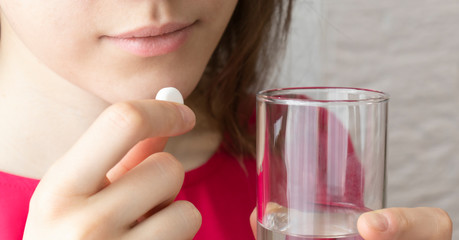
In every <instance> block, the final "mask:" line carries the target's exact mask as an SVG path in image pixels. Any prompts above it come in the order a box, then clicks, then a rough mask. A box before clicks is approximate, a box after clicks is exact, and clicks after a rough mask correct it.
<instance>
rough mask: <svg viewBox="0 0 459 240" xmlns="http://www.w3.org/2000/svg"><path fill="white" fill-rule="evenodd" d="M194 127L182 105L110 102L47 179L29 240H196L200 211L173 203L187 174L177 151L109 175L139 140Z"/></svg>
mask: <svg viewBox="0 0 459 240" xmlns="http://www.w3.org/2000/svg"><path fill="white" fill-rule="evenodd" d="M194 124H195V116H194V114H193V112H192V111H191V110H190V109H189V108H188V107H186V106H185V105H181V104H175V103H169V102H163V101H156V100H142V101H133V102H129V103H119V104H114V105H113V106H111V107H109V108H108V109H107V110H106V111H104V112H103V113H102V114H101V115H100V116H99V117H98V118H97V120H96V121H95V122H94V123H93V124H92V125H91V127H90V128H89V129H88V130H87V131H86V133H84V135H83V136H82V137H81V138H80V139H79V140H78V141H77V143H76V144H75V145H74V146H73V147H72V148H71V149H70V150H69V151H68V152H67V153H66V154H65V156H63V157H62V158H61V159H59V160H58V161H56V163H55V164H54V165H53V166H52V167H51V168H50V169H49V171H48V172H47V173H46V175H45V176H44V177H43V179H42V180H41V182H40V184H39V185H38V187H37V189H36V191H35V193H34V194H33V196H32V199H31V202H30V209H29V215H28V218H27V223H26V228H25V232H24V239H26V240H28V239H97V240H99V239H136V240H138V239H152V238H154V239H192V238H193V236H194V235H195V234H196V232H197V231H198V229H199V227H200V225H201V215H200V213H199V211H198V210H197V209H196V208H195V207H194V206H193V205H192V204H191V203H189V202H186V201H177V202H173V200H174V198H175V196H176V195H177V193H178V192H179V190H180V188H181V185H182V183H183V178H184V170H183V167H182V165H181V164H180V163H179V162H178V161H177V160H176V159H174V157H173V156H171V155H170V154H166V153H155V154H153V155H151V156H149V157H147V158H146V159H145V160H144V161H143V162H141V163H140V164H138V165H137V166H135V167H134V168H132V169H130V170H129V171H127V172H126V173H125V174H123V175H122V176H117V179H116V181H114V182H110V181H109V179H108V178H107V173H108V172H109V170H110V169H112V168H113V167H114V166H116V165H117V163H118V162H119V161H120V160H121V159H122V158H123V157H124V156H125V155H126V153H127V152H128V151H129V150H130V149H131V148H133V146H134V145H135V144H136V143H138V142H139V141H141V140H143V139H146V138H152V137H168V136H175V135H179V134H182V133H185V132H187V131H189V130H190V129H191V128H192V127H193V126H194ZM68 127H72V126H68Z"/></svg>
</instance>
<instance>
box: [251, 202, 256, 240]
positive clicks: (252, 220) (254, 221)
mask: <svg viewBox="0 0 459 240" xmlns="http://www.w3.org/2000/svg"><path fill="white" fill-rule="evenodd" d="M250 227H251V228H252V233H253V236H255V239H257V208H255V209H253V211H252V214H250Z"/></svg>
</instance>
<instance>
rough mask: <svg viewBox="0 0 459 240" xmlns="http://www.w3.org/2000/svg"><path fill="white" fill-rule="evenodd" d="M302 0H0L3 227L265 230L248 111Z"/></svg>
mask: <svg viewBox="0 0 459 240" xmlns="http://www.w3.org/2000/svg"><path fill="white" fill-rule="evenodd" d="M291 4H292V3H291V1H287V0H286V1H280V0H278V1H275V0H250V1H244V0H241V1H237V0H196V1H186V0H174V1H163V0H137V1H110V0H93V1H80V0H49V1H17V0H1V1H0V8H1V49H0V112H1V118H0V132H1V136H0V152H1V157H0V170H1V171H2V172H1V173H0V226H1V227H0V239H21V238H22V237H24V239H151V238H154V239H191V238H193V236H194V235H195V234H196V233H197V235H196V236H195V239H252V238H253V235H252V232H251V230H250V227H249V226H250V225H249V220H248V218H249V215H250V212H251V211H252V209H253V207H254V206H255V201H254V196H255V189H254V179H255V178H254V173H255V164H254V162H253V161H254V160H253V158H252V157H251V154H253V145H254V142H253V137H252V134H251V129H250V127H249V126H250V124H247V122H248V121H249V120H248V119H249V118H250V116H251V115H252V113H253V109H254V106H253V104H251V102H252V96H253V89H255V87H256V86H257V84H258V83H259V82H261V81H262V79H263V76H264V74H265V73H266V72H267V71H268V70H269V63H270V62H271V60H272V59H275V58H274V57H275V56H274V55H275V53H274V52H272V51H273V50H277V49H279V46H282V44H283V39H284V37H285V33H286V30H287V28H288V22H289V16H290V14H289V11H290V9H291ZM170 86H172V87H176V88H177V89H179V90H180V91H181V93H182V94H183V95H184V97H185V98H186V99H187V105H188V106H189V107H187V106H185V105H182V104H174V103H168V102H163V101H156V100H153V99H154V97H155V95H156V93H157V92H158V90H159V89H161V88H164V87H170ZM195 125H196V126H195ZM194 126H195V127H194ZM193 127H194V128H193ZM191 129H193V130H191ZM187 132H188V133H187ZM185 133H186V134H185ZM171 136H175V137H174V138H172V139H170V140H169V142H168V143H166V142H167V140H168V137H171ZM166 145H167V146H166ZM163 151H166V152H169V154H166V153H163ZM185 171H186V173H185ZM38 179H40V181H39V180H38ZM184 179H185V180H184ZM183 181H185V182H184V183H183ZM182 183H183V187H182ZM37 184H38V187H36V186H37ZM35 187H36V189H35ZM31 196H32V198H31V200H30V197H31ZM175 199H182V201H174V200H175ZM29 200H30V209H29V207H28V206H29ZM190 202H191V203H192V204H191V203H190ZM424 212H427V213H428V214H427V216H430V215H429V214H432V213H436V212H437V211H433V210H431V209H427V210H425V211H420V210H407V214H408V215H407V216H411V215H409V214H411V213H413V214H421V213H424ZM384 213H385V212H384ZM369 216H370V217H369ZM371 216H372V215H367V216H364V217H363V224H362V225H363V229H364V231H367V232H368V231H369V232H370V234H379V233H378V232H377V231H376V230H374V229H373V228H372V224H373V223H375V221H374V219H376V218H374V217H373V218H372V217H371ZM375 216H382V215H375ZM384 216H386V215H384ZM387 216H388V217H389V219H388V221H389V223H388V225H387V226H389V230H388V231H386V232H384V234H386V233H387V234H399V233H398V232H399V231H400V234H401V235H400V236H403V237H406V236H411V235H409V234H413V232H414V234H416V232H417V231H418V230H419V229H421V230H423V229H431V226H430V225H431V224H429V223H431V222H432V221H433V222H437V221H436V219H432V218H422V219H417V218H416V221H421V222H420V223H417V224H414V225H406V226H405V225H403V224H401V225H400V224H397V223H396V222H394V221H396V220H397V218H395V217H394V218H391V216H392V215H387ZM397 216H398V215H397ZM402 216H405V215H402ZM372 219H373V220H372ZM394 219H395V220H394ZM201 220H202V227H201ZM440 220H442V221H443V222H446V221H445V218H441V219H440ZM440 220H438V221H440ZM24 225H25V232H24ZM424 225H425V226H428V227H430V228H424ZM413 226H415V227H413ZM397 227H398V228H397ZM198 229H200V230H199V231H198ZM394 229H395V230H394ZM413 229H414V230H413ZM439 229H440V230H439V233H438V234H441V233H444V234H447V231H445V230H443V229H442V228H439ZM375 231H376V232H375ZM405 231H408V232H405ZM23 232H24V236H22V235H23ZM394 232H395V233H394ZM387 236H388V235H387ZM438 236H440V235H438ZM445 236H446V235H445ZM369 239H370V238H369ZM372 239H380V238H372ZM403 239H408V238H403ZM417 239H422V238H417ZM436 239H441V238H436Z"/></svg>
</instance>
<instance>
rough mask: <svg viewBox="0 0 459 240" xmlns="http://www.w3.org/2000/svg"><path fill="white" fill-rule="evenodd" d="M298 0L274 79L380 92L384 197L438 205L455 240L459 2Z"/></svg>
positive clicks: (397, 202) (393, 202) (458, 221)
mask: <svg viewBox="0 0 459 240" xmlns="http://www.w3.org/2000/svg"><path fill="white" fill-rule="evenodd" d="M297 3H298V6H297V7H296V9H295V19H294V25H293V31H292V35H291V36H292V39H290V40H291V41H290V45H289V50H288V51H287V56H286V62H285V64H284V65H283V66H282V67H281V70H282V74H281V76H280V77H279V79H280V80H281V82H280V83H279V85H280V86H299V85H307V86H311V85H329V86H354V87H363V88H373V89H377V90H382V91H385V92H388V93H389V94H390V95H391V101H390V113H389V115H390V116H389V126H390V128H389V139H388V144H389V145H388V173H389V174H388V177H389V178H388V205H389V206H403V207H415V206H436V207H441V208H443V209H445V210H447V211H448V212H449V214H450V215H451V217H452V218H453V221H454V222H455V229H456V230H455V232H456V233H455V238H454V239H459V233H458V232H459V1H458V0H383V1H369V0H297Z"/></svg>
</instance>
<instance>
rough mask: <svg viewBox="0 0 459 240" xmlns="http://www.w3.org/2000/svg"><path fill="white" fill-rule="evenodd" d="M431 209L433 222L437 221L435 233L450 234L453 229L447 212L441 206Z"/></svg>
mask: <svg viewBox="0 0 459 240" xmlns="http://www.w3.org/2000/svg"><path fill="white" fill-rule="evenodd" d="M432 211H433V214H434V218H435V222H436V223H437V234H439V235H440V236H441V235H445V234H451V232H452V229H453V222H452V220H451V218H450V217H449V215H448V213H447V212H446V211H445V210H443V209H441V208H432ZM442 239H443V238H442ZM445 239H446V238H445Z"/></svg>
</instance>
